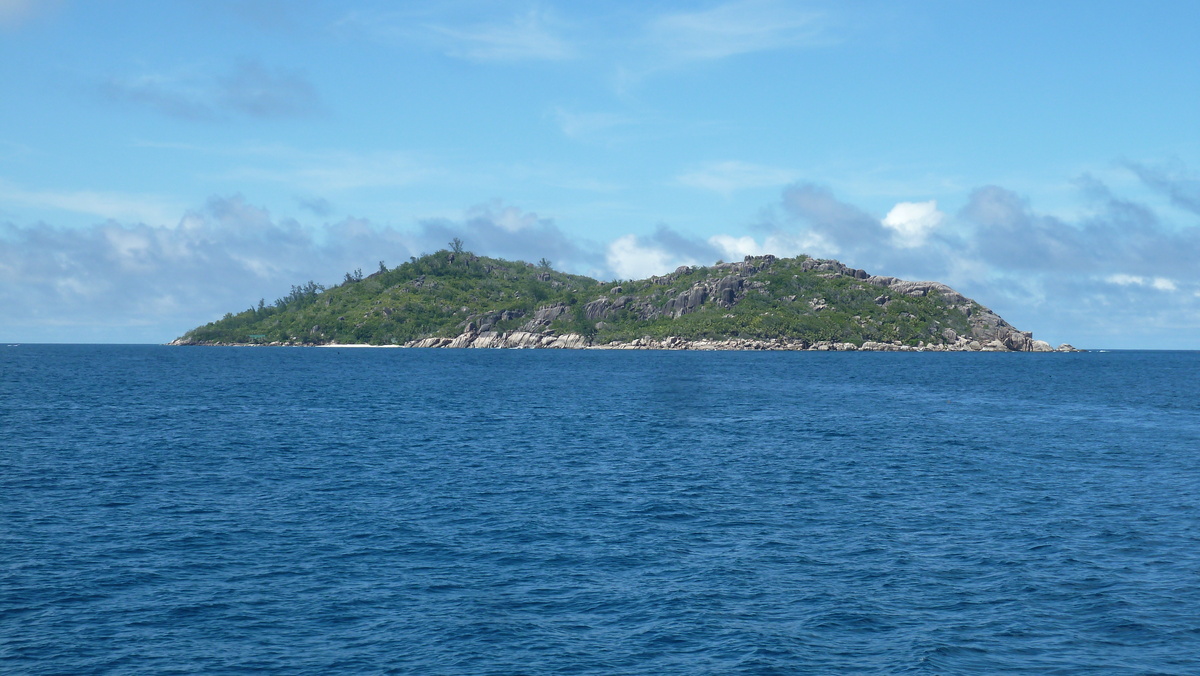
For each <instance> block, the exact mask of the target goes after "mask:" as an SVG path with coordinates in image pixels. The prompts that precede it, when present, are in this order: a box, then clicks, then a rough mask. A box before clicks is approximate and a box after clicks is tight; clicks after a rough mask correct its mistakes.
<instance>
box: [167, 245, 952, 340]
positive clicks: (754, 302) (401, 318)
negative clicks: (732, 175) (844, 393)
mask: <svg viewBox="0 0 1200 676" xmlns="http://www.w3.org/2000/svg"><path fill="white" fill-rule="evenodd" d="M815 263H817V261H812V260H810V259H809V258H808V257H807V256H800V257H797V258H788V259H778V260H776V259H775V258H774V257H771V256H765V257H755V258H749V259H747V261H745V262H744V263H733V264H731V263H719V264H715V265H713V266H710V267H696V268H680V269H679V270H677V271H676V272H674V273H672V274H670V275H666V276H663V277H652V278H650V279H643V280H630V281H618V282H598V281H597V280H594V279H591V278H589V277H582V276H578V275H570V274H566V273H562V272H558V271H555V270H553V269H552V268H551V264H550V261H548V260H546V259H544V258H543V259H542V260H541V261H540V262H539V263H538V264H537V265H534V264H531V263H526V262H522V261H506V260H501V259H496V258H486V257H480V256H476V255H474V254H471V253H470V252H467V251H465V250H464V249H463V245H462V242H461V241H457V240H456V241H454V242H453V243H452V249H451V250H442V251H438V252H436V253H433V254H429V255H425V256H421V257H420V258H415V257H414V258H412V259H410V260H409V261H408V262H407V263H404V264H402V265H400V266H397V267H395V268H392V269H390V270H389V269H388V268H387V266H385V265H384V264H383V262H382V261H381V262H380V265H379V270H378V272H375V273H374V274H371V275H369V276H365V277H364V276H363V274H362V271H361V270H356V271H354V272H352V273H347V274H346V276H345V279H344V280H343V282H342V283H341V284H339V285H337V286H333V287H330V288H325V287H323V286H321V285H320V284H317V283H315V282H311V281H310V282H308V283H307V284H304V285H302V286H293V287H292V290H291V292H290V293H289V294H288V295H287V296H284V297H282V298H279V299H277V300H276V301H275V303H274V304H272V305H267V304H265V303H264V302H263V301H259V303H258V306H257V307H254V308H251V309H249V310H246V311H243V312H241V313H238V314H227V315H225V317H224V318H223V319H221V320H219V321H215V322H212V323H210V324H206V325H205V326H201V327H199V328H196V329H193V330H192V331H189V332H188V333H187V334H185V335H184V336H183V338H181V339H180V342H186V343H202V344H205V343H286V344H324V343H333V342H336V343H370V344H375V345H389V344H404V343H407V342H409V341H413V340H418V339H422V338H430V337H454V336H457V335H459V334H462V333H464V332H465V331H468V330H470V331H489V330H490V331H499V332H507V331H519V330H524V331H530V332H535V333H543V334H551V333H554V334H558V335H562V334H567V333H578V334H581V335H584V336H588V337H589V338H590V339H591V340H592V342H593V344H604V343H608V342H611V341H632V340H634V339H637V338H642V337H651V338H659V339H661V338H665V337H668V336H678V337H680V338H683V339H693V340H694V339H724V338H732V337H737V338H752V339H772V338H787V339H805V340H808V341H837V342H850V343H855V344H862V342H864V341H868V340H870V341H880V342H892V341H901V342H903V343H905V344H908V345H916V344H917V343H918V341H925V342H926V343H941V342H944V340H943V338H942V332H943V331H944V330H945V329H947V328H949V329H953V330H954V331H956V332H957V333H959V334H960V335H962V334H967V333H969V332H970V327H969V324H968V319H967V314H966V312H964V306H963V305H961V304H960V305H958V306H954V305H951V304H950V303H948V302H947V301H946V300H945V299H943V298H942V297H940V296H939V295H938V294H937V293H936V292H932V293H930V294H929V295H925V296H909V295H901V294H894V293H889V291H888V289H887V287H883V286H878V285H875V284H871V283H870V282H868V281H866V280H864V279H860V278H857V277H856V276H854V274H853V273H854V272H855V271H852V270H851V271H849V272H846V269H845V268H844V266H838V264H836V263H835V264H833V265H834V266H835V267H834V268H832V271H831V268H830V267H829V266H828V265H827V266H816V265H814V264H815ZM838 268H840V270H839V269H838ZM968 303H969V301H968Z"/></svg>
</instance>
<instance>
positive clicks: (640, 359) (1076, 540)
mask: <svg viewBox="0 0 1200 676" xmlns="http://www.w3.org/2000/svg"><path fill="white" fill-rule="evenodd" d="M0 672H3V673H6V674H146V673H171V674H191V673H200V674H223V673H252V672H269V673H280V674H326V673H400V674H410V673H411V674H794V673H856V674H857V673H865V674H871V673H885V674H891V673H912V674H958V673H995V672H1003V673H1030V674H1197V673H1200V353H1196V352H1190V353H1189V352H1089V353H1082V354H996V353H951V354H924V353H898V354H893V353H862V354H856V353H815V352H799V353H788V352H781V353H753V352H727V353H711V352H710V353H696V352H625V351H622V352H599V351H549V350H547V351H486V350H403V349H392V350H382V349H381V350H367V349H304V348H173V347H161V346H61V345H60V346H37V345H29V346H26V345H21V346H17V347H5V346H2V345H0Z"/></svg>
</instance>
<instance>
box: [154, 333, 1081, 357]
mask: <svg viewBox="0 0 1200 676" xmlns="http://www.w3.org/2000/svg"><path fill="white" fill-rule="evenodd" d="M168 345H210V346H238V347H252V346H261V347H296V346H309V347H392V348H434V349H510V350H556V349H557V350H699V351H709V352H714V351H726V350H729V351H734V350H739V351H740V350H759V351H792V352H796V351H810V352H1081V351H1082V350H1079V349H1078V348H1075V347H1073V346H1072V345H1069V344H1067V343H1063V344H1062V345H1059V346H1058V347H1053V346H1051V345H1050V344H1049V343H1047V342H1045V341H1042V340H1033V339H1032V338H1031V337H1029V335H1028V334H1025V333H1016V334H1011V335H1010V336H1008V340H1007V341H1004V340H1000V339H995V340H991V341H988V342H980V341H978V340H971V339H968V338H965V337H963V336H954V338H953V341H952V342H949V341H948V342H946V343H932V344H926V343H924V342H921V343H918V344H917V345H904V344H901V343H900V342H899V341H897V342H894V343H881V342H875V341H866V342H864V343H863V344H861V345H856V344H854V343H838V342H833V341H816V342H810V341H807V340H791V339H785V338H776V339H770V340H758V339H748V338H726V339H723V340H686V339H683V338H678V337H674V336H670V337H667V338H663V339H661V340H659V339H654V338H650V337H646V338H638V339H636V340H633V341H630V342H623V341H612V342H610V343H604V344H593V343H592V342H591V340H590V339H588V337H587V336H584V335H581V334H578V333H568V334H563V335H547V334H543V333H532V332H528V331H512V332H506V333H500V332H495V331H482V332H475V331H469V332H466V333H463V334H461V335H459V336H457V337H455V338H423V339H421V340H414V341H410V342H407V343H404V344H402V345H366V344H339V343H321V344H312V343H307V344H306V343H285V342H273V343H205V342H195V341H189V340H185V339H182V338H181V339H177V340H174V341H171V342H170V343H168Z"/></svg>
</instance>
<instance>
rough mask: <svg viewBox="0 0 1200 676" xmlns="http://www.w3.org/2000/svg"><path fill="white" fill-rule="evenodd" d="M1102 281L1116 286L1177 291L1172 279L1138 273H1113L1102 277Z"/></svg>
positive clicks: (1177, 288)
mask: <svg viewBox="0 0 1200 676" xmlns="http://www.w3.org/2000/svg"><path fill="white" fill-rule="evenodd" d="M1104 281H1106V282H1108V283H1109V284H1116V285H1117V286H1142V287H1149V288H1152V289H1156V290H1158V291H1178V290H1179V287H1178V286H1177V285H1176V284H1175V282H1174V281H1172V280H1170V279H1167V278H1166V277H1142V276H1140V275H1126V274H1115V275H1109V276H1107V277H1105V278H1104Z"/></svg>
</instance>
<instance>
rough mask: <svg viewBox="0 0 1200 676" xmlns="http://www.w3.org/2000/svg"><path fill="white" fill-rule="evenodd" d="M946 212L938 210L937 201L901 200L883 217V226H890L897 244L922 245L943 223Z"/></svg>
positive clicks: (907, 245) (903, 245)
mask: <svg viewBox="0 0 1200 676" xmlns="http://www.w3.org/2000/svg"><path fill="white" fill-rule="evenodd" d="M944 218H945V214H943V213H942V212H940V211H938V208H937V201H936V200H930V201H928V202H900V203H899V204H897V205H896V206H894V207H892V210H891V211H889V212H888V214H887V216H884V217H883V221H882V223H883V226H884V227H885V228H890V229H891V230H892V231H893V232H892V241H893V242H895V243H896V245H897V246H901V247H904V248H906V249H911V248H912V247H916V246H921V245H922V244H924V243H925V240H926V239H928V237H929V235H930V234H931V233H932V232H933V231H934V230H937V228H938V226H939V225H941V224H942V221H943V220H944Z"/></svg>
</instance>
